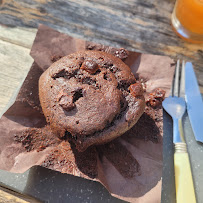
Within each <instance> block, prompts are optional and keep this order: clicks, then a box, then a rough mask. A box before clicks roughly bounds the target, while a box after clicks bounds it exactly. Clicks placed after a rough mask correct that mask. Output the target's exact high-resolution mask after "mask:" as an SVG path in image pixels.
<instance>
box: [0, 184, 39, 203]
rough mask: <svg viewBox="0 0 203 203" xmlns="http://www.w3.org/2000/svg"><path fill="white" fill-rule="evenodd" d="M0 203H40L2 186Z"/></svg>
mask: <svg viewBox="0 0 203 203" xmlns="http://www.w3.org/2000/svg"><path fill="white" fill-rule="evenodd" d="M0 202H1V203H28V202H30V203H40V201H39V200H37V199H34V198H33V197H30V196H28V195H24V194H21V193H19V192H16V191H14V190H11V189H9V188H6V187H4V186H2V185H1V186H0Z"/></svg>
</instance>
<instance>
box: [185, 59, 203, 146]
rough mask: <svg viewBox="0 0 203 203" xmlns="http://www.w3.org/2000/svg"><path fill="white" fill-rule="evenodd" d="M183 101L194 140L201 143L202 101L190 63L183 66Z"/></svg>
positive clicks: (202, 127)
mask: <svg viewBox="0 0 203 203" xmlns="http://www.w3.org/2000/svg"><path fill="white" fill-rule="evenodd" d="M185 80H186V81H187V82H186V83H185V100H186V102H187V112H188V115H189V119H190V123H191V126H192V129H193V132H194V135H195V139H196V140H197V141H199V142H203V101H202V96H201V94H200V91H199V86H198V83H197V79H196V76H195V72H194V70H193V66H192V63H190V62H187V63H186V65H185Z"/></svg>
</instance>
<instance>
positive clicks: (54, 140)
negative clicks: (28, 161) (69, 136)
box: [14, 126, 61, 152]
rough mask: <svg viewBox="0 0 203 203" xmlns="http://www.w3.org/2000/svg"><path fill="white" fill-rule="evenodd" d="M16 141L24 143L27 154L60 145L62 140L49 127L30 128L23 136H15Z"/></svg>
mask: <svg viewBox="0 0 203 203" xmlns="http://www.w3.org/2000/svg"><path fill="white" fill-rule="evenodd" d="M14 140H15V141H16V142H20V143H22V145H23V146H24V148H25V149H26V151H27V152H29V151H32V150H37V151H38V152H39V151H42V150H44V149H46V148H47V147H49V146H56V145H58V144H59V143H60V142H61V140H60V139H59V138H58V137H56V135H55V134H53V133H52V131H51V129H50V127H49V126H45V127H43V128H29V129H27V130H25V131H24V132H23V133H22V134H15V135H14Z"/></svg>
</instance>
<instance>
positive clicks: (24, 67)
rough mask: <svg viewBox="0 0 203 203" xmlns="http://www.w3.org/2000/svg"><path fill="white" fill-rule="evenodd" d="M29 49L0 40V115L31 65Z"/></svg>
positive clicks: (15, 93)
mask: <svg viewBox="0 0 203 203" xmlns="http://www.w3.org/2000/svg"><path fill="white" fill-rule="evenodd" d="M29 52H30V50H29V49H27V48H24V47H22V46H18V45H15V44H12V43H9V42H5V41H2V40H0V64H1V65H0V117H1V115H2V114H3V113H4V112H5V111H6V110H7V109H8V108H9V107H10V106H11V105H12V104H13V102H14V100H15V98H16V96H17V94H18V91H19V89H20V87H21V85H22V83H23V81H24V79H25V77H26V75H27V73H28V71H29V69H30V67H31V65H32V62H33V59H32V58H31V57H30V55H29Z"/></svg>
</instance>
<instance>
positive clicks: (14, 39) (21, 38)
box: [0, 25, 37, 49]
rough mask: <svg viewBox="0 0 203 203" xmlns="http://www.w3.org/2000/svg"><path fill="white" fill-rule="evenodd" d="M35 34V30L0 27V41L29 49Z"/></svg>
mask: <svg viewBox="0 0 203 203" xmlns="http://www.w3.org/2000/svg"><path fill="white" fill-rule="evenodd" d="M36 32H37V29H36V28H18V27H14V28H11V27H5V26H1V25H0V40H2V41H5V42H9V43H12V44H15V45H19V46H22V47H24V48H28V49H31V47H32V44H33V41H34V39H35V36H36Z"/></svg>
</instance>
